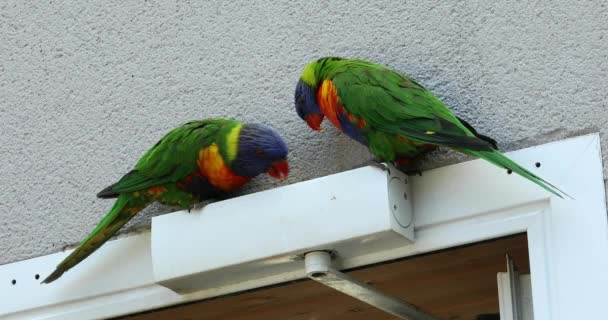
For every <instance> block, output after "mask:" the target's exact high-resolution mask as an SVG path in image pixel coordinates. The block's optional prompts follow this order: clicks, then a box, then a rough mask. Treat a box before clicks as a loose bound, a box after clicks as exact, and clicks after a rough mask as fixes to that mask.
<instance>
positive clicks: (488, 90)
mask: <svg viewBox="0 0 608 320" xmlns="http://www.w3.org/2000/svg"><path fill="white" fill-rule="evenodd" d="M166 2H168V1H152V0H149V1H145V0H139V1H122V0H121V1H118V0H116V1H97V4H89V1H82V0H80V1H64V2H63V1H44V2H41V1H24V0H10V1H2V2H1V3H0V140H1V143H0V154H1V155H2V159H1V162H0V163H1V165H0V190H2V191H1V192H0V264H2V263H8V262H12V261H17V260H22V259H26V258H31V257H34V256H39V255H43V254H48V253H52V252H56V251H58V250H60V249H62V248H63V247H64V246H66V245H71V244H74V243H76V242H78V241H79V240H80V239H82V238H83V237H84V236H85V235H86V234H87V233H88V232H89V231H90V230H91V229H92V228H93V227H94V225H95V224H96V223H97V221H98V220H99V219H100V218H101V217H102V216H103V215H104V214H105V211H106V210H108V209H109V208H110V206H111V205H112V201H102V200H99V199H96V198H95V194H96V192H97V191H99V190H100V189H101V188H103V187H105V186H106V185H108V184H110V183H112V182H114V181H115V180H116V179H118V178H120V177H121V175H122V174H124V173H125V172H127V171H128V170H129V169H130V168H131V166H132V165H133V164H134V162H135V161H136V160H137V159H138V158H139V157H140V156H141V155H142V153H143V152H144V151H145V150H147V148H148V147H150V146H151V145H152V144H153V143H155V142H156V141H157V140H158V139H159V138H160V137H161V136H162V135H163V134H164V133H165V132H166V131H168V130H169V129H171V128H173V127H174V126H176V125H178V124H181V123H183V122H185V121H187V120H189V119H197V118H204V117H210V116H226V117H235V118H239V119H242V120H245V121H258V122H265V123H268V124H271V125H272V126H274V127H275V128H277V129H278V130H280V131H281V132H282V133H283V134H284V136H285V138H286V139H287V140H288V144H289V146H290V149H291V164H292V175H291V177H290V179H289V180H288V181H287V182H286V183H293V182H296V181H300V180H304V179H309V178H313V177H318V176H322V175H327V174H330V173H333V172H337V171H341V170H343V169H347V168H350V167H351V166H352V165H354V164H357V163H360V162H362V161H364V160H366V159H367V158H368V155H367V153H366V151H365V150H363V148H361V147H359V146H357V145H355V143H354V142H351V141H349V140H348V139H346V138H345V137H343V136H341V135H338V134H337V132H336V131H335V130H327V131H325V132H324V134H316V133H313V132H310V131H309V130H308V129H307V128H306V127H305V125H304V123H302V122H301V121H300V120H299V119H298V118H297V116H296V114H295V112H294V110H293V102H292V101H293V90H294V86H295V82H296V80H297V78H298V76H299V73H300V71H301V69H302V67H303V66H304V65H305V64H306V63H307V62H308V61H310V60H312V59H314V58H318V57H320V56H324V55H340V56H347V57H360V58H365V59H370V60H374V61H377V62H379V63H383V64H387V65H389V66H391V67H394V68H396V69H398V70H401V71H404V72H407V73H409V74H410V75H412V76H414V77H415V78H416V79H418V80H419V81H420V82H421V83H423V84H424V85H426V86H427V87H428V88H430V89H431V90H433V91H434V92H435V93H437V94H438V95H439V96H440V97H441V98H442V99H443V100H444V101H445V102H446V103H448V104H449V105H450V106H452V107H453V109H454V110H455V112H456V113H457V114H458V115H460V116H462V117H463V118H465V119H468V120H470V122H471V123H472V124H473V125H474V126H476V127H477V128H478V129H479V131H481V132H483V133H485V134H487V135H490V136H493V137H495V138H496V139H497V140H498V141H499V142H500V146H501V147H502V148H503V149H505V150H513V149H519V148H522V147H526V146H530V145H535V144H540V143H544V142H548V141H553V140H558V139H562V138H564V137H569V136H574V135H578V134H581V133H587V132H598V131H599V132H601V133H602V139H603V150H604V159H605V161H604V164H605V165H606V166H607V167H608V162H607V161H606V160H608V124H606V123H607V122H608V107H607V101H608V97H607V95H608V93H607V92H608V90H606V87H607V83H608V39H607V37H608V32H607V28H608V24H606V21H608V8H607V3H606V2H605V1H601V0H595V1H565V0H560V1H555V0H551V1H550V0H545V1H534V3H533V4H527V1H517V2H515V1H498V2H497V1H452V0H450V1H430V2H424V1H407V2H406V1H393V2H389V1H361V3H355V2H353V1H350V2H341V1H331V3H330V2H329V1H321V0H318V1H275V2H273V3H272V4H270V2H268V3H266V4H263V5H262V4H261V2H257V1H214V2H213V3H209V2H203V1H191V2H186V1H180V3H179V4H167V3H166ZM436 156H437V158H434V159H433V160H431V161H429V162H428V163H426V164H425V166H426V167H432V166H440V165H446V164H448V163H453V162H455V161H460V160H462V159H463V158H462V157H458V156H455V155H454V154H453V153H448V152H438V153H437V154H436ZM605 172H606V171H605ZM605 177H606V174H605ZM269 181H270V180H268V179H267V178H261V179H258V181H257V182H256V183H255V184H254V187H253V188H252V189H255V190H259V189H262V188H268V187H271V186H272V185H271V184H268V182H269ZM274 185H277V184H276V183H275V184H274ZM252 189H250V190H249V191H251V190H252ZM168 210H169V209H167V208H161V207H154V208H152V209H150V210H147V211H146V212H145V213H144V214H143V215H141V216H140V217H138V218H137V219H135V222H134V223H131V224H130V227H131V229H133V228H134V227H146V225H148V224H149V219H150V217H151V216H152V215H154V214H158V213H159V212H167V211H168Z"/></svg>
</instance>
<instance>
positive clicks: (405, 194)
mask: <svg viewBox="0 0 608 320" xmlns="http://www.w3.org/2000/svg"><path fill="white" fill-rule="evenodd" d="M403 199H405V200H407V193H405V192H404V193H403Z"/></svg>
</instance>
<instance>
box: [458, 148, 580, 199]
mask: <svg viewBox="0 0 608 320" xmlns="http://www.w3.org/2000/svg"><path fill="white" fill-rule="evenodd" d="M458 151H460V152H463V153H466V154H469V155H472V156H476V157H478V158H481V159H484V160H486V161H488V162H490V163H492V164H494V165H496V166H498V167H501V168H504V169H507V170H511V171H512V172H515V173H517V174H519V175H520V176H522V177H524V178H526V179H528V180H530V181H532V182H534V183H535V184H537V185H538V186H540V187H541V188H543V189H545V190H547V191H549V192H551V193H552V194H554V195H556V196H558V197H560V198H562V199H563V198H564V196H566V197H568V198H570V199H573V200H574V198H572V196H570V195H569V194H567V193H566V192H564V191H563V190H560V189H559V188H558V187H556V186H555V185H553V184H551V183H550V182H548V181H547V180H545V179H543V178H541V177H539V176H537V175H536V174H534V173H532V172H530V171H529V170H528V169H526V168H524V167H522V166H520V165H519V164H517V163H516V162H515V161H513V160H511V159H509V158H508V157H507V156H505V155H504V154H502V153H500V152H499V151H498V150H494V151H490V152H488V151H471V150H462V149H458Z"/></svg>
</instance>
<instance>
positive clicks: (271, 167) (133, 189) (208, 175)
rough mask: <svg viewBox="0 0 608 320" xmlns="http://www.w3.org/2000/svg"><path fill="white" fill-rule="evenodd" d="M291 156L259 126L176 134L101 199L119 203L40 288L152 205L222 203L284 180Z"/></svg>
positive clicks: (223, 122) (189, 127) (200, 125)
mask: <svg viewBox="0 0 608 320" xmlns="http://www.w3.org/2000/svg"><path fill="white" fill-rule="evenodd" d="M287 152H288V150H287V145H286V144H285V142H284V141H283V139H282V138H281V137H280V136H279V134H278V133H277V132H275V131H274V130H273V129H271V128H268V127H266V126H263V125H260V124H243V123H240V122H238V121H234V120H227V119H206V120H200V121H191V122H188V123H186V124H184V125H182V126H180V127H177V128H175V129H173V130H172V131H170V132H169V133H167V134H166V135H165V136H164V137H163V138H162V139H161V140H160V141H158V143H156V144H155V145H154V146H153V147H152V148H151V149H150V150H148V152H146V153H145V154H144V155H143V157H141V159H140V160H139V161H138V162H137V164H136V165H135V168H134V169H133V170H131V171H130V172H129V173H127V174H126V175H125V176H123V177H122V178H121V179H120V180H119V181H118V182H116V183H115V184H113V185H111V186H109V187H107V188H105V189H104V190H102V191H101V192H99V194H97V196H98V197H99V198H104V199H107V198H117V199H116V202H115V203H114V206H113V207H112V209H110V212H109V213H108V214H107V215H106V216H105V217H104V218H103V219H102V220H101V222H100V223H99V224H98V225H97V227H95V229H94V230H93V231H92V232H91V233H90V234H89V236H88V237H87V238H86V239H85V240H84V241H83V242H82V243H81V244H80V245H79V246H78V247H77V248H76V250H74V251H73V252H72V253H71V254H70V255H69V256H68V257H67V258H65V259H64V260H63V261H62V262H61V263H60V264H59V265H58V266H57V268H56V269H55V271H54V272H53V273H51V275H49V276H48V277H47V278H46V279H44V281H42V283H50V282H53V281H55V280H56V279H58V278H59V277H60V276H61V275H62V274H63V273H64V272H66V271H68V270H69V269H71V268H72V267H74V266H75V265H77V264H78V263H80V262H81V261H82V260H84V259H85V258H86V257H88V256H89V255H90V254H91V253H93V252H94V251H95V250H97V249H98V248H99V247H100V246H101V245H102V244H104V243H105V242H106V241H107V240H108V239H109V238H110V237H111V236H112V235H114V234H115V233H116V232H117V231H118V230H119V229H120V228H121V227H122V226H123V225H124V224H125V223H127V221H129V220H130V219H131V218H133V217H134V216H135V215H136V214H137V213H138V212H139V211H141V210H142V209H143V208H144V207H146V206H147V205H149V204H150V203H152V202H154V201H158V202H160V203H162V204H167V205H172V206H178V207H181V208H183V209H190V208H192V206H193V205H194V204H196V203H198V202H201V201H204V200H207V199H211V198H215V197H222V196H224V195H226V194H228V193H230V192H232V191H234V190H236V189H238V188H239V187H241V186H242V185H244V184H245V183H247V182H249V181H250V180H251V179H252V178H253V177H255V176H257V175H259V174H261V173H264V172H266V173H268V174H269V175H270V176H272V177H275V178H278V179H283V178H286V177H287V175H288V172H289V167H288V164H287Z"/></svg>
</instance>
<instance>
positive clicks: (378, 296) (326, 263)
mask: <svg viewBox="0 0 608 320" xmlns="http://www.w3.org/2000/svg"><path fill="white" fill-rule="evenodd" d="M331 260H332V257H331V254H330V253H329V252H327V251H313V252H309V253H307V254H306V255H305V264H306V276H307V277H308V278H310V279H312V280H315V281H317V282H319V283H321V284H323V285H326V286H328V287H330V288H332V289H335V290H337V291H340V292H342V293H344V294H347V295H349V296H351V297H353V298H355V299H358V300H361V301H363V302H365V303H367V304H370V305H372V306H374V307H376V308H378V309H380V310H383V311H385V312H387V313H390V314H392V315H394V316H396V317H398V318H399V319H405V320H436V319H437V318H435V317H432V316H430V315H428V314H426V313H423V312H422V311H420V310H419V309H418V308H416V306H414V305H412V304H409V303H407V302H405V301H401V300H400V299H398V298H395V297H392V296H389V295H387V294H385V293H383V292H381V291H380V290H378V289H376V288H374V287H372V286H370V285H368V284H366V283H364V282H361V281H359V280H357V279H355V278H353V277H351V276H349V275H347V274H345V273H342V272H340V271H339V270H336V269H334V268H332V263H331Z"/></svg>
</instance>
